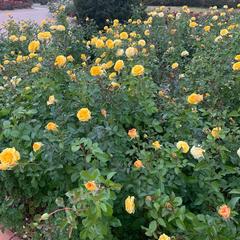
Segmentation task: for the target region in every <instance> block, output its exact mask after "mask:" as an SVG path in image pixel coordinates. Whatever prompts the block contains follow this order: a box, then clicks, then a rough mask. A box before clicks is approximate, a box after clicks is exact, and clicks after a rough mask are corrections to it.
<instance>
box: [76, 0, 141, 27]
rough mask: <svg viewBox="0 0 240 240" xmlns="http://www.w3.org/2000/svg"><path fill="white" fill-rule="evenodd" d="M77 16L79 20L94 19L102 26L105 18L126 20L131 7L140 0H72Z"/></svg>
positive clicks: (129, 15)
mask: <svg viewBox="0 0 240 240" xmlns="http://www.w3.org/2000/svg"><path fill="white" fill-rule="evenodd" d="M74 4H75V7H76V10H77V16H78V19H79V20H80V21H85V19H86V18H90V19H94V20H95V21H96V23H97V25H98V26H99V27H103V26H104V24H105V21H106V19H109V20H114V19H119V20H120V21H123V20H127V19H128V18H130V17H131V15H132V13H133V7H139V6H140V0H88V1H86V0H74Z"/></svg>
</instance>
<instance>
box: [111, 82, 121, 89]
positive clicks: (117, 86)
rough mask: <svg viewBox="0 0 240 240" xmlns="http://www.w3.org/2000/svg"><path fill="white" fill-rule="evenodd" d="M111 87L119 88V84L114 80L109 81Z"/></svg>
mask: <svg viewBox="0 0 240 240" xmlns="http://www.w3.org/2000/svg"><path fill="white" fill-rule="evenodd" d="M111 87H112V88H120V84H119V83H116V82H111Z"/></svg>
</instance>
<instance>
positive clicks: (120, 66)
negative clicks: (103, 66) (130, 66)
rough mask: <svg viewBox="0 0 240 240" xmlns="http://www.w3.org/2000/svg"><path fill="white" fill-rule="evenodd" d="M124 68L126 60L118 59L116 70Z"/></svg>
mask: <svg viewBox="0 0 240 240" xmlns="http://www.w3.org/2000/svg"><path fill="white" fill-rule="evenodd" d="M123 68H124V62H123V60H117V61H116V63H115V65H114V70H115V71H116V72H120V71H121V70H122V69H123Z"/></svg>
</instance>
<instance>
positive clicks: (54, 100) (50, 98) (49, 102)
mask: <svg viewBox="0 0 240 240" xmlns="http://www.w3.org/2000/svg"><path fill="white" fill-rule="evenodd" d="M54 103H56V99H55V97H54V95H52V96H49V98H48V101H47V105H53V104H54Z"/></svg>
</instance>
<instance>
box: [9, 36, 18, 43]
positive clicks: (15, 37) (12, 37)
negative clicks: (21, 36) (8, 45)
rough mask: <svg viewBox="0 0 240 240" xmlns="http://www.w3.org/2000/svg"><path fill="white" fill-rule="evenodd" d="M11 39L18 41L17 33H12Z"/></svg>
mask: <svg viewBox="0 0 240 240" xmlns="http://www.w3.org/2000/svg"><path fill="white" fill-rule="evenodd" d="M9 40H10V41H12V42H16V41H18V37H17V36H16V35H11V36H10V37H9Z"/></svg>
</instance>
